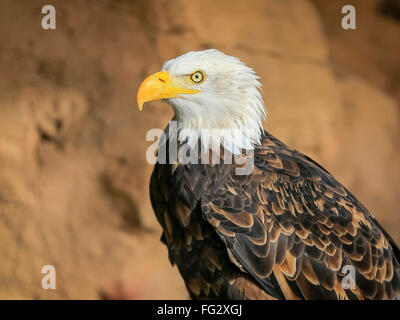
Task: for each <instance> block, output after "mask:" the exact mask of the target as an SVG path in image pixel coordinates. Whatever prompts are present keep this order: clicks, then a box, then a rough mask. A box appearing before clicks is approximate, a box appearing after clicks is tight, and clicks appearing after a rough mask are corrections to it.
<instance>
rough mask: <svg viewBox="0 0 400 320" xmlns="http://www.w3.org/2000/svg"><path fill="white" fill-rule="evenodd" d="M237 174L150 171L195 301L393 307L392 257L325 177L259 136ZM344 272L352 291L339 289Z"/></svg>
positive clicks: (396, 275) (395, 278)
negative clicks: (244, 170)
mask: <svg viewBox="0 0 400 320" xmlns="http://www.w3.org/2000/svg"><path fill="white" fill-rule="evenodd" d="M253 161H254V170H253V172H252V173H251V174H250V175H247V176H240V175H236V174H235V169H236V167H237V164H230V165H228V164H218V165H204V164H186V165H181V164H178V165H177V166H176V165H175V166H172V165H160V164H156V166H155V169H154V172H153V175H152V178H151V186H150V188H151V201H152V205H153V208H154V210H155V212H156V216H157V218H158V221H159V222H160V224H161V226H162V227H163V239H164V242H165V243H166V245H167V247H168V250H169V257H170V260H171V262H172V263H173V264H176V265H177V266H178V268H179V271H180V273H181V274H182V277H183V278H184V280H185V283H186V286H187V288H188V291H189V294H190V296H191V297H192V298H195V299H215V298H218V299H394V298H395V297H396V296H398V295H399V294H400V264H399V260H400V251H399V249H398V248H397V246H396V245H395V244H394V242H393V240H392V239H391V237H390V236H389V235H388V234H387V233H386V232H385V230H384V229H383V228H382V227H381V226H380V225H379V223H378V222H377V221H376V220H375V218H374V217H373V216H372V215H371V214H370V213H369V212H368V210H367V209H366V208H365V207H364V206H363V205H362V204H361V203H360V202H359V201H358V200H357V199H356V198H355V197H354V196H353V195H352V194H351V193H350V192H349V191H348V190H347V189H346V188H344V187H343V186H342V185H341V184H340V183H339V182H338V181H336V180H335V179H334V178H333V177H332V175H331V174H329V172H327V171H326V170H325V169H324V168H322V167H321V166H320V165H319V164H317V163H316V162H315V161H313V160H312V159H310V158H309V157H307V156H305V155H303V154H301V153H300V152H298V151H295V150H292V149H289V148H288V147H287V146H285V145H284V144H283V143H281V142H280V141H278V140H277V139H276V138H274V137H273V136H271V135H270V134H269V133H267V132H264V134H263V136H262V142H261V145H260V146H257V147H256V148H255V152H254V158H253ZM345 266H350V268H353V270H354V272H355V273H354V275H355V279H354V282H355V283H354V285H353V286H350V287H346V286H343V282H344V281H345V280H346V276H347V272H345V270H346V268H344V267H345Z"/></svg>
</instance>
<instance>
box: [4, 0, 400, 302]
mask: <svg viewBox="0 0 400 320" xmlns="http://www.w3.org/2000/svg"><path fill="white" fill-rule="evenodd" d="M46 4H52V5H54V6H55V7H56V10H57V15H56V17H57V29H56V30H47V31H46V30H43V29H42V28H41V19H42V17H43V15H42V14H41V8H42V6H44V5H46ZM345 4H353V5H355V7H356V10H357V11H356V12H357V29H356V30H343V29H342V28H341V19H342V17H343V15H342V14H341V13H340V10H341V8H342V6H343V5H345ZM399 12H400V5H399V1H397V0H363V1H341V0H285V1H282V0H265V1H261V0H251V1H250V0H249V1H228V0H203V1H184V0H177V1H167V0H159V1H156V0H152V1H140V0H103V1H101V0H97V1H79V0H69V1H61V0H60V1H39V0H29V1H28V0H19V1H14V0H1V1H0V257H1V263H0V298H2V299H9V298H23V299H32V298H37V299H47V298H48V299H60V298H66V299H97V298H106V299H113V298H128V299H152V298H154V299H160V298H164V299H169V298H171V299H172V298H187V294H186V291H185V288H184V284H183V282H182V280H181V279H180V276H179V274H178V272H177V270H176V268H173V267H171V266H170V264H169V262H168V258H167V250H166V248H165V247H164V246H163V245H162V244H161V243H160V242H159V237H160V233H161V230H160V227H159V226H158V224H157V222H156V220H155V217H154V214H153V212H152V209H151V205H150V201H149V194H148V184H149V177H150V174H151V171H152V166H151V165H149V164H147V162H146V160H145V152H146V148H147V147H148V146H149V145H150V144H151V142H146V141H145V135H146V132H147V131H148V130H149V129H151V128H164V127H165V125H166V123H167V121H168V120H169V118H170V117H171V116H172V112H171V110H170V108H169V107H168V106H167V105H165V104H162V103H151V104H148V105H146V107H145V108H144V111H143V112H142V113H139V111H138V110H137V107H136V101H135V100H136V90H137V88H138V85H139V84H140V82H141V81H142V80H143V79H144V77H145V76H147V75H149V74H150V73H152V72H155V71H158V70H159V69H160V68H161V66H162V63H163V62H164V61H165V60H167V59H170V58H172V57H174V56H177V55H180V54H182V53H184V52H187V51H190V50H200V49H206V48H217V49H220V50H222V51H224V52H226V53H229V54H231V55H235V56H238V57H240V58H241V59H242V60H244V61H245V62H246V63H247V64H249V65H250V66H252V67H253V68H254V69H255V70H256V71H257V73H258V74H259V75H260V76H261V77H262V84H263V86H264V98H265V101H266V104H267V105H268V109H269V119H268V121H267V122H266V123H265V128H267V129H268V130H269V131H270V132H271V133H273V134H274V135H276V136H277V137H278V138H280V139H281V140H283V141H284V142H285V143H287V144H288V145H290V146H292V147H294V148H296V149H298V150H300V151H302V152H304V153H306V154H308V155H310V156H311V157H313V158H314V159H315V160H317V161H318V162H320V163H321V164H322V165H323V166H324V167H326V168H327V169H328V170H329V171H331V172H332V173H333V174H334V175H335V176H336V177H337V178H338V179H339V180H340V181H341V182H342V183H343V184H344V185H345V186H347V187H348V188H349V189H350V190H352V191H353V193H354V194H355V195H356V196H357V197H358V198H359V199H360V200H361V201H362V202H363V203H364V204H365V205H366V206H367V208H369V209H370V211H371V212H373V213H374V214H375V216H376V217H377V218H378V219H379V220H380V221H381V223H382V225H383V226H384V227H385V228H386V229H387V231H388V232H389V233H390V234H392V235H393V237H394V238H395V239H396V240H397V242H399V243H400V230H399V228H400V219H399V214H400V201H399V200H400V161H399V160H400V130H399V128H400V127H399V125H400V116H399V104H400V81H399V79H400V64H399V57H400V43H399V41H398V39H399V36H400V23H399ZM46 264H51V265H54V266H55V267H56V271H57V289H56V290H47V291H46V290H43V289H42V288H41V280H42V277H43V275H42V274H41V269H42V266H43V265H46Z"/></svg>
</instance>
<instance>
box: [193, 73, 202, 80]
mask: <svg viewBox="0 0 400 320" xmlns="http://www.w3.org/2000/svg"><path fill="white" fill-rule="evenodd" d="M194 79H195V80H196V81H199V80H201V75H200V73H195V74H194Z"/></svg>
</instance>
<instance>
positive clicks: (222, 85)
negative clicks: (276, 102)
mask: <svg viewBox="0 0 400 320" xmlns="http://www.w3.org/2000/svg"><path fill="white" fill-rule="evenodd" d="M163 70H166V71H168V73H169V74H170V75H171V76H172V77H179V76H183V75H190V74H192V73H193V72H195V71H197V70H201V71H202V72H203V73H204V74H205V81H204V82H202V83H200V84H196V83H190V84H187V85H189V86H191V87H190V88H191V89H197V90H199V91H200V92H199V93H196V94H183V95H181V96H180V97H179V98H170V99H166V101H167V102H168V103H169V104H170V105H171V106H172V107H173V109H174V111H175V116H174V119H173V120H176V121H177V122H178V130H179V132H180V134H179V139H180V140H181V141H182V139H187V140H188V141H189V143H191V144H194V143H196V142H197V141H198V139H199V138H202V143H203V144H205V146H206V147H209V148H211V147H212V145H213V143H215V142H213V140H215V138H216V137H215V134H214V133H215V129H216V130H221V129H225V131H224V134H223V137H222V141H221V143H222V144H223V145H224V147H225V148H227V149H228V150H230V151H231V152H233V153H238V150H239V149H249V148H252V147H253V146H254V145H256V144H259V143H260V138H261V135H262V130H263V127H262V121H263V120H264V119H265V117H266V111H265V107H264V102H263V99H262V96H261V93H260V89H261V84H260V83H259V82H258V80H257V79H258V78H259V77H258V76H257V75H256V74H255V72H254V71H253V69H251V68H249V67H248V66H246V65H245V64H244V63H243V62H241V61H240V60H239V59H238V58H236V57H232V56H229V55H226V54H224V53H222V52H221V51H218V50H215V49H210V50H204V51H191V52H188V53H186V54H183V55H181V56H179V57H177V58H175V59H172V60H169V61H167V62H166V63H165V64H164V66H163ZM183 129H187V130H183ZM212 132H214V133H212ZM238 133H240V134H241V138H240V137H239V138H238V136H237V134H238Z"/></svg>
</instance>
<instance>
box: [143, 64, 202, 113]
mask: <svg viewBox="0 0 400 320" xmlns="http://www.w3.org/2000/svg"><path fill="white" fill-rule="evenodd" d="M177 82H178V81H177V79H175V78H173V77H171V76H170V75H169V73H168V71H160V72H157V73H154V74H152V75H151V76H150V77H148V78H146V79H145V80H144V81H143V82H142V84H141V85H140V87H139V90H138V92H137V104H138V107H139V110H140V111H142V108H143V104H144V103H145V102H149V101H154V100H161V99H167V98H179V94H184V93H199V92H200V91H199V90H194V89H185V88H182V87H181V86H179V85H177ZM179 82H182V81H179Z"/></svg>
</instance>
